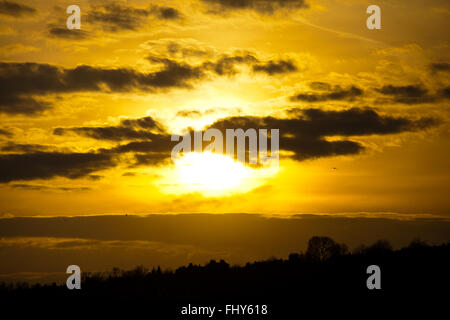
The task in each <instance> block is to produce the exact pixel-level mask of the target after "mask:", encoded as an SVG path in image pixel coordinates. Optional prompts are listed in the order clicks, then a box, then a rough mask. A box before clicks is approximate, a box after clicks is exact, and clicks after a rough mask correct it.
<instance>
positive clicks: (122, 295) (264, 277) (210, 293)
mask: <svg viewBox="0 0 450 320" xmlns="http://www.w3.org/2000/svg"><path fill="white" fill-rule="evenodd" d="M449 258H450V242H448V243H445V244H441V245H435V246H430V245H427V244H426V243H424V242H422V241H420V240H414V241H413V242H411V244H410V245H409V246H408V247H405V248H402V249H400V250H393V249H392V247H391V245H390V243H389V242H388V241H386V240H380V241H377V242H376V243H374V244H373V245H371V246H369V247H363V246H361V247H359V248H358V249H356V250H354V251H353V252H349V251H348V249H347V246H346V245H345V244H338V243H336V242H334V241H333V240H332V239H330V238H328V237H313V238H311V239H310V240H309V242H308V249H307V251H306V252H305V253H292V254H290V255H289V257H288V259H287V260H284V259H275V258H273V259H269V260H266V261H259V262H253V263H247V264H246V265H245V266H230V265H228V264H227V263H226V262H225V261H224V260H220V261H214V260H211V261H210V262H209V263H208V264H206V265H204V266H201V265H193V264H189V265H188V266H183V267H180V268H178V269H176V270H175V271H171V270H161V269H160V268H159V267H158V268H156V269H155V268H154V269H153V270H149V269H146V268H145V267H143V266H138V267H136V268H135V269H133V270H128V271H125V270H120V269H118V268H113V270H112V271H111V272H107V273H83V277H82V283H81V286H82V288H81V290H68V289H67V287H66V285H65V284H64V285H57V284H52V285H40V284H36V285H33V286H29V285H28V284H26V283H18V284H15V285H11V284H9V285H7V284H0V299H1V301H3V302H5V305H7V304H8V303H9V302H11V303H12V304H15V303H17V302H20V305H22V306H26V305H27V304H33V303H37V304H38V305H39V306H40V307H42V306H46V307H49V308H56V307H58V308H60V307H63V308H64V307H67V308H69V309H70V310H77V308H84V307H85V306H90V307H95V308H96V310H97V311H98V312H100V313H101V314H104V313H116V312H119V310H120V311H123V310H124V308H125V309H126V310H127V311H126V312H127V313H128V312H132V311H136V310H137V309H138V308H145V310H146V312H147V315H148V317H144V318H149V319H207V318H208V316H196V317H194V316H191V317H189V316H184V315H181V313H180V310H181V308H182V307H183V306H187V305H188V304H190V305H192V306H194V305H195V306H216V307H222V308H225V304H252V305H267V306H268V310H269V315H266V316H260V317H256V316H255V315H253V316H249V315H247V316H244V317H242V316H240V317H238V316H229V315H228V316H225V315H223V314H222V315H215V316H214V317H213V319H291V318H292V319H294V318H297V317H296V315H298V314H301V313H302V310H305V309H316V308H319V310H317V311H318V312H319V311H320V312H321V313H333V312H338V311H342V310H345V308H347V307H350V306H351V308H353V309H354V308H356V307H362V308H369V309H368V310H372V311H371V312H374V311H376V310H379V308H385V307H386V308H387V306H390V307H396V308H402V307H404V308H406V309H408V310H409V311H411V308H413V309H414V308H415V307H419V306H427V305H428V303H429V302H430V301H431V303H432V304H433V306H434V307H433V308H436V307H439V306H442V305H441V303H442V301H443V300H445V299H448V297H449V294H448V290H449V284H450V282H449V275H448V273H449V271H450V263H449ZM370 265H377V266H379V267H380V270H381V289H380V290H377V289H372V290H369V289H368V287H367V284H366V281H367V279H368V278H369V277H370V275H371V274H368V273H367V267H368V266H370ZM447 302H448V301H447ZM125 306H126V307H125ZM131 306H132V307H131ZM74 308H75V309H74ZM129 308H132V309H129ZM334 308H337V309H334ZM406 309H405V311H406ZM89 310H92V309H89ZM90 312H91V311H90ZM269 316H270V317H269Z"/></svg>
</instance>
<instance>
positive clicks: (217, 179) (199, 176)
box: [160, 152, 278, 197]
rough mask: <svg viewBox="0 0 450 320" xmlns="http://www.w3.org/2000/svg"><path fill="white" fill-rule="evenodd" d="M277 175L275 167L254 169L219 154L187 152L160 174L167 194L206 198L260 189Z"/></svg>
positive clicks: (162, 186)
mask: <svg viewBox="0 0 450 320" xmlns="http://www.w3.org/2000/svg"><path fill="white" fill-rule="evenodd" d="M277 171H278V168H274V167H267V168H259V169H253V168H250V167H248V166H245V165H244V164H242V163H241V162H238V161H235V160H233V159H232V158H230V157H228V156H225V155H222V154H217V153H212V152H203V153H197V152H190V153H186V154H184V155H183V156H181V157H180V158H179V159H177V160H176V161H175V167H174V168H173V169H172V170H169V171H168V172H166V173H165V174H163V176H164V178H163V179H162V180H160V182H161V184H160V187H161V190H162V191H164V192H166V193H176V194H180V193H181V194H182V193H192V192H200V193H201V194H203V195H205V196H213V197H216V196H224V195H228V194H233V193H245V192H248V191H250V190H252V189H254V188H256V187H258V186H261V185H262V184H263V183H264V182H265V180H266V179H267V178H268V177H270V176H273V175H274V174H275V173H276V172H277ZM174 181H176V183H174Z"/></svg>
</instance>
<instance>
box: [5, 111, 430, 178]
mask: <svg viewBox="0 0 450 320" xmlns="http://www.w3.org/2000/svg"><path fill="white" fill-rule="evenodd" d="M289 114H290V115H291V117H290V118H275V117H250V116H249V117H230V118H226V119H221V120H218V121H216V122H215V123H213V124H212V125H211V126H209V128H217V129H219V130H221V131H222V132H223V133H225V130H226V129H238V128H241V129H244V130H246V129H249V128H254V129H279V130H280V135H281V136H280V149H281V150H285V151H291V152H292V153H293V154H294V155H293V156H292V158H293V159H295V160H298V161H302V160H305V159H311V158H318V157H330V156H336V155H352V154H358V153H360V152H361V151H363V150H364V146H363V145H361V144H360V143H359V142H355V141H351V140H347V139H343V138H342V137H351V136H367V135H385V134H397V133H402V132H412V131H418V130H424V129H427V128H430V127H433V126H436V125H437V124H438V122H437V121H436V120H434V119H431V118H420V119H416V120H413V119H408V118H405V117H391V116H387V115H380V114H378V113H377V112H376V111H374V110H373V109H369V108H366V109H359V108H352V109H348V110H342V111H324V110H320V109H305V110H300V109H293V110H290V113H289ZM124 129H130V130H124ZM66 131H71V132H74V133H76V134H79V135H83V136H88V137H90V138H93V139H97V140H109V141H122V140H138V141H131V142H128V143H125V144H118V145H116V146H114V147H112V148H109V149H99V150H97V151H96V152H88V153H60V152H48V151H37V150H39V148H42V146H40V145H14V147H11V150H10V151H14V152H17V151H18V150H20V151H21V152H25V153H22V154H19V153H14V154H1V155H0V182H3V183H5V182H11V181H15V180H33V179H50V178H54V177H58V176H59V177H66V178H70V179H75V178H81V177H88V178H90V177H91V178H93V179H96V177H100V176H96V175H92V173H94V172H96V171H99V170H103V169H107V168H111V167H114V166H116V165H117V164H118V159H119V157H118V156H119V155H121V154H124V153H131V154H132V155H133V160H132V161H131V163H130V164H129V167H135V166H141V165H145V166H153V165H160V164H163V163H167V161H168V160H169V158H170V156H171V151H172V148H173V146H174V145H175V144H176V143H177V142H173V141H171V134H169V133H168V132H165V131H161V126H160V125H159V124H158V123H157V122H156V121H155V120H153V119H152V118H150V117H144V118H140V119H125V120H122V121H121V122H120V123H119V125H117V126H107V127H80V128H58V129H56V130H55V134H64V133H66ZM143 132H145V134H143ZM192 136H193V135H192V134H191V138H192ZM223 137H224V139H225V134H224V135H223ZM329 137H337V138H339V137H341V138H339V140H334V139H333V140H332V141H329V140H327V138H329ZM206 144H209V143H207V142H205V143H204V146H205V145H206ZM224 145H225V143H224ZM269 145H270V142H269ZM192 146H193V143H192Z"/></svg>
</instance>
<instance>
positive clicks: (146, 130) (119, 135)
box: [53, 117, 164, 141]
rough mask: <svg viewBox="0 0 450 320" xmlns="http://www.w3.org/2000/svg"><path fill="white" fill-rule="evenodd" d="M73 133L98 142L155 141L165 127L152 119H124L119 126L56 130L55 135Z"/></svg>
mask: <svg viewBox="0 0 450 320" xmlns="http://www.w3.org/2000/svg"><path fill="white" fill-rule="evenodd" d="M68 132H73V133H76V134H78V135H82V136H86V137H89V138H93V139H97V140H110V141H123V140H150V141H151V140H154V139H157V137H158V136H159V135H160V133H164V127H163V126H162V125H161V124H160V123H158V122H157V121H155V120H154V119H153V118H151V117H144V118H138V119H123V120H121V121H120V124H119V125H117V126H106V127H73V128H55V129H54V130H53V134H55V135H64V134H66V133H68Z"/></svg>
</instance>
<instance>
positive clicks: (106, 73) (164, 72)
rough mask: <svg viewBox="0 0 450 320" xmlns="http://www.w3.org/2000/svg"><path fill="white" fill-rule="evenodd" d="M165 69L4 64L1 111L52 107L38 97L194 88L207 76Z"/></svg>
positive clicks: (165, 65)
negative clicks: (70, 67)
mask: <svg viewBox="0 0 450 320" xmlns="http://www.w3.org/2000/svg"><path fill="white" fill-rule="evenodd" d="M159 62H160V63H162V68H161V70H159V71H155V72H153V73H141V72H138V71H136V70H133V69H129V68H116V69H105V68H97V67H91V66H87V65H81V66H77V67H75V68H72V69H64V68H60V67H57V66H54V65H49V64H39V63H7V62H3V63H0V112H4V113H9V114H28V115H31V114H36V113H39V112H42V111H44V110H46V109H48V108H50V107H51V104H49V103H47V102H43V101H41V100H38V99H36V98H35V97H34V95H46V94H55V93H69V92H77V91H102V90H104V87H105V86H106V87H107V88H108V90H110V91H114V92H126V91H132V90H134V89H139V90H145V91H154V90H156V89H167V88H171V87H185V88H186V87H190V84H189V81H191V80H197V79H200V78H202V77H203V76H204V74H203V72H202V70H201V69H200V68H199V67H191V66H189V65H187V64H180V63H177V62H174V61H171V60H161V61H159Z"/></svg>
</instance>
